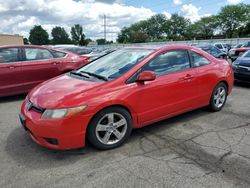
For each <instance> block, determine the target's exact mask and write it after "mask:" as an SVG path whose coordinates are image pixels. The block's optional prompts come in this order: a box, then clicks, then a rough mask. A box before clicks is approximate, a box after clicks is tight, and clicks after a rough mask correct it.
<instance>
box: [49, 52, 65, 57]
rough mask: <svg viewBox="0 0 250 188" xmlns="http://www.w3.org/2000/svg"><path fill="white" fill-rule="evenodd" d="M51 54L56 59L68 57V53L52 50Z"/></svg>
mask: <svg viewBox="0 0 250 188" xmlns="http://www.w3.org/2000/svg"><path fill="white" fill-rule="evenodd" d="M51 52H52V54H53V56H54V57H55V58H62V57H65V56H66V55H67V54H66V53H63V52H58V51H54V50H51Z"/></svg>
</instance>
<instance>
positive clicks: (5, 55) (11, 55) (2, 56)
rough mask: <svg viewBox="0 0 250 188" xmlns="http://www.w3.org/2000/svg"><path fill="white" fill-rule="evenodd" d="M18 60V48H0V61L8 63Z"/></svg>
mask: <svg viewBox="0 0 250 188" xmlns="http://www.w3.org/2000/svg"><path fill="white" fill-rule="evenodd" d="M16 61H18V48H4V49H0V63H9V62H16Z"/></svg>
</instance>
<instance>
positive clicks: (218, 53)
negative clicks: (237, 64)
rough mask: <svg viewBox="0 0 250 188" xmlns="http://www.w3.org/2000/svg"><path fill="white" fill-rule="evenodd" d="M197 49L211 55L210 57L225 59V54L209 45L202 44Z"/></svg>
mask: <svg viewBox="0 0 250 188" xmlns="http://www.w3.org/2000/svg"><path fill="white" fill-rule="evenodd" d="M196 47H197V48H201V49H202V50H204V51H206V52H207V53H209V54H211V55H212V56H214V57H216V58H220V59H227V53H225V52H223V51H221V50H220V49H219V48H217V47H215V46H213V45H210V44H203V45H198V46H196Z"/></svg>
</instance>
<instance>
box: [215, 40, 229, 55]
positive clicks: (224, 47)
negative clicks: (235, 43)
mask: <svg viewBox="0 0 250 188" xmlns="http://www.w3.org/2000/svg"><path fill="white" fill-rule="evenodd" d="M214 46H215V47H217V48H219V49H220V50H221V51H223V52H225V53H226V54H228V52H229V50H230V49H231V46H229V45H228V44H225V43H214Z"/></svg>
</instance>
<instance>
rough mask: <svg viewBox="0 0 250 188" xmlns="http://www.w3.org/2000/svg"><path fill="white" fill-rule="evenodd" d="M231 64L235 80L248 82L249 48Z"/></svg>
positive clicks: (249, 73)
mask: <svg viewBox="0 0 250 188" xmlns="http://www.w3.org/2000/svg"><path fill="white" fill-rule="evenodd" d="M232 65H233V69H234V78H235V80H236V81H243V82H249V83H250V50H248V51H247V52H245V53H244V54H243V55H242V56H240V57H238V58H237V59H236V61H234V62H233V64H232Z"/></svg>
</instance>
